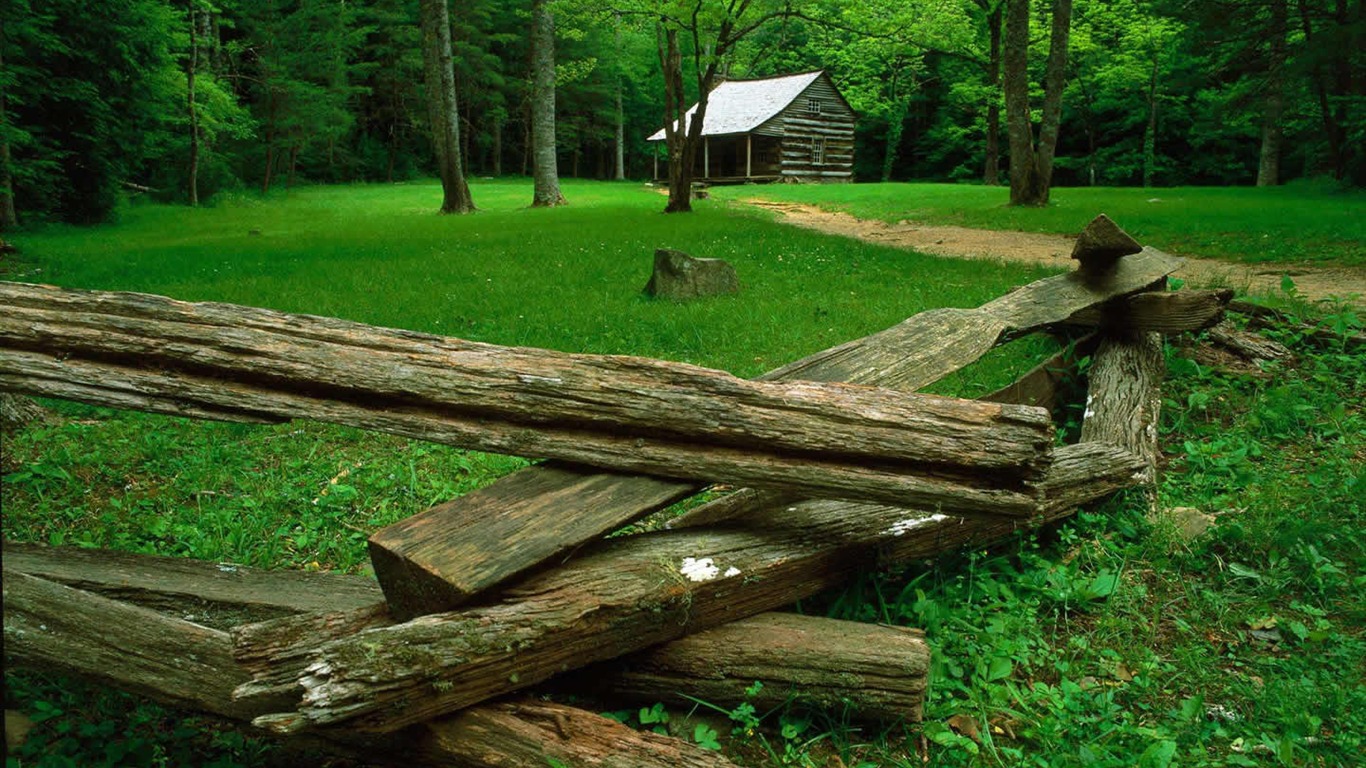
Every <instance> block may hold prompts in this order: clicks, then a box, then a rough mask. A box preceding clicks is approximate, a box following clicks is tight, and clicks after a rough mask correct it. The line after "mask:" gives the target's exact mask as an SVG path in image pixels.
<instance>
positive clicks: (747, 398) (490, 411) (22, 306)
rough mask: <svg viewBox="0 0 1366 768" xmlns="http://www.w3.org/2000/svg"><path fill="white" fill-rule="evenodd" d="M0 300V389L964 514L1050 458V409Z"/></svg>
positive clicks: (284, 325) (136, 304) (316, 327)
mask: <svg viewBox="0 0 1366 768" xmlns="http://www.w3.org/2000/svg"><path fill="white" fill-rule="evenodd" d="M0 303H3V304H4V306H5V307H6V312H5V313H4V314H3V315H0V388H10V389H16V390H21V391H25V392H29V393H31V394H40V395H48V396H58V397H61V396H67V397H71V396H80V397H81V398H82V399H84V400H87V401H89V402H95V403H97V404H101V405H109V406H114V407H142V408H148V409H152V410H160V411H167V412H172V413H178V414H184V413H187V412H194V413H195V415H204V414H205V413H210V412H222V413H228V412H233V413H235V414H237V415H243V416H260V415H262V414H265V415H267V416H270V417H277V418H310V419H314V420H317V421H324V422H331V423H338V424H346V425H350V426H355V427H360V428H364V429H370V430H374V431H380V432H388V433H392V434H397V435H401V436H404V437H410V438H418V439H425V440H431V441H433V442H442V443H447V444H451V445H458V446H462V447H467V448H475V449H478V450H487V451H492V452H496V453H507V454H518V455H526V456H532V457H552V458H561V459H566V460H570V461H579V462H583V463H587V464H591V465H594V466H601V467H609V468H614V469H618V470H624V471H628V472H631V473H638V474H652V475H662V476H670V477H681V478H687V479H694V480H711V479H716V480H720V481H725V482H734V483H740V484H746V485H756V486H760V487H764V486H773V487H791V488H794V489H796V490H800V491H801V492H802V493H804V494H806V495H809V496H814V497H832V498H863V499H875V500H880V501H884V502H888V503H901V504H910V505H928V506H942V507H943V508H945V509H950V510H955V511H962V512H964V513H965V514H1006V515H1027V514H1029V513H1030V510H1031V509H1032V507H1033V502H1032V500H1031V498H1030V496H1031V494H1030V493H1029V492H1028V489H1027V486H1028V483H1029V482H1030V481H1032V480H1036V479H1038V477H1039V476H1041V474H1042V471H1043V469H1044V468H1045V467H1046V466H1047V462H1048V440H1047V435H1048V433H1049V431H1050V429H1051V425H1050V423H1049V419H1048V416H1047V414H1046V413H1044V412H1043V411H1040V410H1038V409H1030V408H1027V407H1023V406H999V405H995V404H982V403H974V402H971V401H963V400H956V399H953V398H942V397H934V396H929V395H916V394H904V393H893V392H889V391H881V390H874V389H869V388H866V387H851V386H847V385H840V384H825V383H821V384H817V383H812V382H756V381H746V380H743V379H738V378H736V377H734V376H731V375H730V374H727V373H724V372H721V371H712V370H708V369H705V368H699V367H696V366H690V365H684V364H679V363H667V362H663V361H656V360H647V359H644V358H632V357H624V356H593V355H568V354H563V353H558V352H550V351H546V350H534V349H514V348H509V347H498V346H494V345H487V344H475V343H472V342H466V341H462V340H459V339H446V338H442V337H436V336H424V335H422V334H413V333H410V332H406V331H396V330H391V329H382V328H374V327H371V326H365V325H361V324H357V323H344V321H339V320H318V319H315V318H310V317H308V316H302V315H285V314H283V313H276V312H270V311H269V310H261V309H253V308H248V307H233V306H231V305H200V304H188V303H184V302H177V301H174V300H171V299H166V298H164V297H158V296H148V295H145V294H129V293H108V292H87V291H72V290H63V289H59V288H51V287H44V286H27V285H21V284H16V283H3V284H0ZM73 385H74V386H75V387H78V388H79V389H80V391H76V390H74V389H73ZM153 400H155V401H156V402H152V401H153ZM184 404H189V405H188V410H187V407H186V406H185V405H184Z"/></svg>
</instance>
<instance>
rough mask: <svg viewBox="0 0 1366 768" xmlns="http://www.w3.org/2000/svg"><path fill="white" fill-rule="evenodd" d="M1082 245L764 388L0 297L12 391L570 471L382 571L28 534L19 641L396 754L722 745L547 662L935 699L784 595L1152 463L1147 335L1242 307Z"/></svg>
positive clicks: (890, 715)
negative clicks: (434, 447)
mask: <svg viewBox="0 0 1366 768" xmlns="http://www.w3.org/2000/svg"><path fill="white" fill-rule="evenodd" d="M1074 256H1075V257H1076V258H1077V259H1078V261H1079V263H1080V268H1079V269H1078V270H1077V271H1075V272H1073V273H1070V274H1068V275H1063V276H1059V277H1056V278H1049V279H1047V280H1042V281H1038V282H1036V283H1033V284H1030V285H1028V286H1024V287H1022V288H1020V289H1018V290H1016V291H1013V292H1012V293H1010V294H1007V295H1006V296H1003V297H1001V298H999V299H997V300H995V301H992V302H989V303H987V304H985V305H983V306H981V307H978V308H976V309H944V310H933V311H930V312H925V313H921V314H919V315H916V316H914V317H912V318H910V319H908V320H906V321H905V322H903V323H901V324H899V325H897V326H894V327H892V328H889V329H887V330H885V331H882V332H880V333H877V334H873V335H871V336H868V337H865V338H863V339H858V340H855V341H852V342H848V343H846V344H842V345H839V346H837V347H834V348H831V349H829V350H825V351H823V352H820V353H817V354H815V355H812V356H810V357H808V358H805V359H803V360H799V361H796V362H794V363H791V364H789V365H786V366H783V367H781V368H778V369H776V370H774V371H772V372H770V373H769V374H766V375H765V376H763V377H760V379H759V380H756V381H743V380H740V379H736V378H734V377H731V376H729V375H727V374H724V373H721V372H717V371H707V370H705V369H700V368H696V367H693V366H684V365H679V364H673V363H663V362H659V361H651V360H643V359H639V358H625V357H594V356H584V355H564V354H559V353H552V352H546V351H544V350H529V349H513V348H505V347H496V346H493V345H484V344H475V343H472V342H465V341H460V340H457V339H446V338H441V337H435V336H427V335H423V334H416V333H411V332H407V331H396V330H389V329H378V328H371V327H368V326H363V325H360V324H356V323H349V322H345V321H341V320H334V319H330V318H317V317H306V316H298V315H286V314H283V313H277V312H270V311H268V310H259V309H252V308H246V307H233V306H229V305H217V304H186V303H182V302H176V301H173V300H171V299H165V298H162V297H153V296H145V295H137V294H114V293H100V292H84V291H66V290H61V289H55V288H49V287H41V286H24V285H17V284H0V306H3V308H4V312H3V313H2V314H0V390H12V391H17V392H24V393H29V394H36V395H46V396H53V397H65V398H70V399H78V400H85V401H88V402H93V403H97V404H102V405H112V406H116V407H128V408H140V409H144V410H150V411H156V412H161V413H175V414H180V415H189V416H197V417H202V418H216V419H232V420H240V421H278V420H281V419H286V418H312V419H317V420H322V421H329V422H335V423H342V424H351V425H355V426H360V427H364V428H368V429H373V430H377V431H384V432H390V433H394V434H399V435H405V436H409V437H418V438H422V439H429V440H435V441H441V442H448V443H452V444H456V445H463V446H468V447H474V448H480V449H483V450H492V451H501V452H509V453H519V454H522V455H531V456H535V457H552V458H554V459H556V461H551V462H546V463H543V464H538V465H535V466H533V467H530V468H528V469H525V470H522V471H520V472H517V473H514V474H512V475H510V476H508V477H506V478H503V479H502V480H499V481H498V482H496V483H493V484H491V485H489V486H488V487H486V488H483V489H480V490H478V491H475V492H473V493H470V494H467V495H465V496H463V497H461V498H459V499H456V500H453V501H451V502H448V503H446V504H443V505H440V506H438V507H435V508H433V509H432V510H429V511H427V512H425V513H423V514H420V515H417V516H415V517H412V518H410V519H408V520H405V521H403V522H400V523H398V524H397V525H394V526H391V527H389V528H386V529H384V530H381V531H378V532H376V533H375V534H374V535H373V536H372V537H371V539H370V554H371V558H372V562H373V564H374V566H375V571H376V574H377V576H378V583H376V582H374V581H370V580H366V579H361V578H353V577H344V576H336V575H326V574H322V575H319V574H297V573H276V572H260V571H253V570H251V569H243V568H237V567H228V566H222V567H220V566H216V565H214V564H202V563H194V562H190V561H182V560H171V559H167V558H152V557H145V556H134V555H122V554H117V553H92V552H80V551H76V552H71V551H65V550H49V549H46V548H41V547H33V546H25V545H12V544H8V543H7V544H6V545H5V552H4V558H5V560H4V569H5V570H4V590H5V638H6V658H7V659H9V660H13V661H16V662H23V663H30V664H41V665H45V666H51V667H55V668H59V669H64V670H67V671H69V672H73V673H77V674H81V675H85V676H90V677H94V678H97V679H101V680H105V681H107V682H109V683H111V684H114V685H118V686H120V687H124V688H128V689H131V690H135V691H138V692H141V693H145V694H147V695H150V696H153V697H154V698H158V699H161V700H164V701H169V702H172V703H175V704H180V705H184V706H191V707H194V708H198V709H202V710H207V711H210V712H215V713H218V714H221V715H224V716H228V717H232V718H237V719H240V720H244V721H250V722H252V723H254V724H255V725H257V726H259V727H263V728H266V729H269V730H272V731H276V732H279V733H300V732H309V733H310V734H312V735H313V736H315V737H317V738H320V739H321V740H322V741H323V742H324V743H326V744H329V745H330V746H331V747H332V748H334V749H337V750H340V751H343V752H347V753H350V754H356V755H361V756H363V757H365V758H366V759H372V760H378V761H381V762H391V763H398V764H412V763H413V762H415V761H416V762H421V763H422V764H428V763H430V764H443V765H503V766H505V765H528V766H530V765H543V764H544V757H545V756H547V755H549V756H552V757H556V758H558V759H561V760H566V761H569V762H570V763H578V762H588V763H593V762H595V761H602V760H604V759H609V758H612V759H617V760H618V761H619V762H620V761H625V762H623V763H622V764H630V765H640V766H651V765H660V766H663V765H695V766H715V765H726V764H728V763H727V762H726V761H725V760H724V759H723V758H721V757H719V756H718V755H716V754H714V753H706V752H703V751H701V750H698V749H696V748H693V747H691V746H689V745H687V744H684V743H682V742H678V741H674V740H670V739H664V738H662V737H656V736H654V735H653V734H637V733H635V732H634V731H629V730H627V729H623V728H622V727H621V726H619V725H617V724H615V723H612V722H610V721H607V720H605V719H603V718H599V717H597V716H596V715H592V714H591V713H587V712H583V711H581V710H575V709H574V708H572V707H565V706H564V705H561V704H555V703H550V702H544V701H536V700H533V699H526V698H520V699H519V698H517V695H518V692H520V691H524V690H525V689H527V688H529V687H533V686H537V685H540V684H546V683H553V684H554V685H556V686H559V687H560V688H562V689H563V688H564V687H565V686H568V687H570V688H571V689H573V690H577V691H588V690H589V689H594V690H602V689H604V688H606V689H608V690H610V691H612V694H611V695H613V696H618V695H636V696H643V697H646V698H653V699H659V700H664V699H669V698H671V697H673V696H675V695H678V694H679V693H682V694H684V695H687V696H691V697H694V698H698V697H700V698H704V699H706V700H715V701H716V702H717V703H718V704H721V705H730V706H733V705H734V704H736V703H738V700H739V698H741V697H743V696H744V689H745V688H747V687H748V686H749V683H750V682H752V680H753V679H757V680H761V681H763V682H764V683H765V686H764V690H765V691H768V692H769V693H770V694H772V695H776V696H780V697H783V698H784V699H787V698H789V697H790V698H792V699H795V700H798V701H805V702H807V703H811V704H816V705H828V704H830V703H831V702H843V703H845V704H847V705H849V706H851V707H853V708H854V711H855V712H856V713H858V714H857V715H856V716H863V717H867V718H872V719H894V718H897V717H904V718H911V719H915V718H918V717H919V712H920V709H919V707H920V700H921V697H922V696H923V692H924V684H925V676H926V670H927V668H928V661H927V659H928V650H927V649H926V648H925V646H924V641H923V638H921V637H920V636H919V635H918V634H917V633H914V632H909V631H906V630H900V629H896V628H890V627H870V626H860V625H848V624H847V623H844V622H830V621H828V620H823V619H815V618H810V617H800V616H793V615H788V614H771V613H766V612H768V611H771V610H773V609H775V608H779V607H781V606H783V605H786V604H790V603H792V602H793V601H795V600H797V599H800V598H803V597H806V596H809V595H813V594H815V593H817V592H819V591H821V590H823V589H826V588H829V587H833V586H837V585H839V584H840V583H842V582H844V581H845V580H846V579H848V578H849V577H850V576H851V575H852V574H854V573H856V572H857V571H859V570H860V569H863V568H866V567H868V566H869V565H870V564H875V563H890V562H898V561H905V560H911V559H919V558H925V557H932V556H934V555H936V554H939V553H942V552H945V551H948V550H951V549H956V548H958V547H961V546H964V545H968V544H974V545H976V544H985V543H989V542H993V541H998V540H1001V539H1002V538H1005V537H1008V536H1009V535H1011V534H1012V533H1013V532H1014V531H1016V530H1018V529H1019V528H1020V527H1021V526H1026V525H1037V524H1040V523H1043V522H1046V521H1049V520H1053V519H1057V518H1059V517H1062V516H1065V515H1067V514H1069V513H1070V512H1071V511H1072V510H1073V509H1075V508H1076V507H1077V506H1078V505H1080V504H1084V503H1086V502H1088V501H1091V500H1094V499H1097V498H1100V497H1102V496H1105V495H1107V494H1109V493H1113V492H1114V491H1116V490H1118V489H1121V488H1125V487H1130V486H1134V485H1145V484H1151V483H1152V482H1153V480H1154V477H1155V472H1156V465H1157V442H1156V423H1157V416H1158V408H1159V404H1160V402H1161V400H1160V385H1161V379H1162V373H1163V372H1162V353H1161V345H1160V337H1159V336H1158V333H1159V332H1160V333H1174V332H1179V331H1183V330H1191V329H1195V328H1199V327H1205V326H1208V325H1211V324H1213V323H1214V322H1217V320H1218V319H1219V317H1220V315H1221V313H1222V311H1223V308H1224V306H1225V304H1227V302H1228V300H1229V298H1230V296H1229V295H1228V293H1226V292H1189V291H1188V292H1178V293H1166V292H1165V276H1166V275H1167V274H1168V273H1170V272H1171V271H1173V270H1174V269H1175V268H1176V267H1177V266H1179V264H1180V261H1179V260H1178V259H1174V258H1172V257H1170V256H1167V255H1165V254H1162V253H1160V252H1157V251H1154V250H1152V249H1143V248H1140V247H1139V246H1138V245H1137V244H1136V243H1134V242H1133V241H1132V240H1131V239H1129V238H1128V237H1127V235H1124V234H1123V233H1122V232H1121V231H1119V230H1118V228H1116V227H1114V226H1113V224H1111V223H1109V222H1108V220H1098V221H1097V222H1094V223H1093V224H1092V226H1091V227H1089V228H1088V230H1087V232H1086V233H1084V235H1083V237H1082V238H1081V240H1080V241H1079V244H1078V250H1077V252H1076V253H1075V254H1074ZM1068 326H1071V327H1074V328H1078V329H1082V332H1083V333H1086V335H1085V336H1083V337H1082V338H1080V339H1079V340H1078V341H1077V342H1076V344H1075V345H1074V347H1073V348H1072V349H1071V350H1070V351H1069V352H1068V353H1063V354H1060V355H1059V356H1058V357H1057V358H1055V359H1053V360H1050V361H1047V362H1046V363H1044V364H1042V365H1040V366H1039V367H1037V368H1036V369H1034V370H1033V371H1030V372H1029V373H1027V374H1026V375H1025V376H1023V377H1021V379H1020V380H1018V381H1016V382H1015V383H1013V384H1012V385H1010V386H1007V387H1005V388H1003V389H1002V390H1000V391H999V392H996V393H992V394H991V395H988V396H987V397H984V398H982V399H980V400H978V401H967V400H961V399H956V398H943V397H931V396H927V395H918V394H914V393H913V392H912V391H911V390H915V389H919V388H921V387H923V386H925V385H927V384H929V383H931V382H933V381H936V380H938V379H939V378H942V377H943V376H945V375H947V374H949V373H951V372H953V371H955V370H958V369H960V368H962V367H963V366H965V365H968V364H970V363H972V362H973V361H975V360H976V359H978V358H979V357H980V356H981V355H982V354H984V353H985V352H987V351H988V350H990V349H991V348H992V347H994V346H995V345H997V344H999V343H1001V342H1003V341H1006V340H1009V339H1012V338H1016V337H1018V336H1020V335H1023V334H1026V333H1030V332H1033V331H1037V330H1052V329H1060V328H1064V327H1068ZM1088 331H1089V332H1088ZM1081 354H1089V355H1091V357H1092V364H1091V367H1090V370H1089V372H1088V375H1087V381H1088V387H1087V395H1086V407H1085V416H1084V419H1083V423H1082V426H1081V432H1080V434H1081V437H1080V441H1079V442H1077V443H1075V444H1071V445H1062V446H1057V447H1054V446H1053V427H1052V421H1051V419H1050V417H1049V410H1050V409H1051V408H1053V407H1054V406H1056V405H1059V404H1061V403H1060V402H1059V401H1060V398H1061V394H1060V382H1061V381H1062V379H1063V378H1064V377H1066V376H1070V375H1073V374H1070V373H1068V371H1069V370H1072V369H1074V368H1075V357H1076V356H1077V355H1081ZM711 481H725V482H728V483H731V484H735V485H739V486H742V488H741V489H739V490H735V491H733V492H731V493H729V494H727V495H724V496H722V497H721V498H719V499H717V500H715V501H712V502H710V503H708V504H705V505H702V506H700V507H698V508H696V509H694V510H692V511H690V512H689V513H687V514H686V515H684V516H682V517H680V518H678V519H676V520H673V521H671V524H670V529H669V530H661V531H655V532H652V533H647V534H640V535H635V536H628V537H618V538H612V539H603V538H602V536H603V534H604V533H605V532H607V531H610V530H612V529H615V528H617V527H619V526H621V525H623V524H626V523H629V522H631V521H634V520H637V519H639V518H641V517H642V516H644V515H647V514H650V513H652V512H654V511H656V510H658V509H660V508H662V507H664V506H666V505H668V504H670V503H673V502H675V501H677V500H679V499H682V498H685V497H687V496H689V495H692V494H694V493H696V492H698V491H700V490H702V489H703V488H705V487H706V483H707V482H711ZM589 665H597V666H592V667H590V666H589ZM585 668H586V669H587V671H584V672H581V673H579V674H578V676H575V675H574V674H566V673H572V672H574V671H575V670H585ZM716 670H722V671H723V672H724V673H723V674H720V675H717V674H715V671H716ZM613 755H615V758H613Z"/></svg>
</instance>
